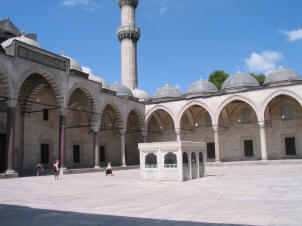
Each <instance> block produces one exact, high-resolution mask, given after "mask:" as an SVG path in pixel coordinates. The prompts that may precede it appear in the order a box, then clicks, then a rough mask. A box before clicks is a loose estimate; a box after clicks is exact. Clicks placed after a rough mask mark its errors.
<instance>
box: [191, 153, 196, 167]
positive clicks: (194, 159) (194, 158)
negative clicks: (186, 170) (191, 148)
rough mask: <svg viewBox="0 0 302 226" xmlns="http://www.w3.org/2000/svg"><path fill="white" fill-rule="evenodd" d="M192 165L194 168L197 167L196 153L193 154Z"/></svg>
mask: <svg viewBox="0 0 302 226" xmlns="http://www.w3.org/2000/svg"><path fill="white" fill-rule="evenodd" d="M191 163H192V166H196V154H195V153H194V152H192V153H191Z"/></svg>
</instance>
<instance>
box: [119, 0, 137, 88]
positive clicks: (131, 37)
mask: <svg viewBox="0 0 302 226" xmlns="http://www.w3.org/2000/svg"><path fill="white" fill-rule="evenodd" d="M138 2H139V0H118V4H119V6H120V8H121V24H122V25H121V26H120V27H119V28H118V29H117V37H118V39H119V40H120V42H121V61H122V64H121V68H122V69H121V70H122V84H123V85H125V86H127V87H128V88H129V89H131V90H133V89H135V88H137V53H136V43H137V41H138V40H139V37H140V33H141V30H140V29H139V28H138V27H136V25H135V8H136V7H137V5H138Z"/></svg>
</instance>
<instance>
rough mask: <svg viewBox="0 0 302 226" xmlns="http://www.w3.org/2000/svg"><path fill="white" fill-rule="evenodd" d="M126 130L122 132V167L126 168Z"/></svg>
mask: <svg viewBox="0 0 302 226" xmlns="http://www.w3.org/2000/svg"><path fill="white" fill-rule="evenodd" d="M125 133H126V130H125V129H121V130H120V135H121V163H122V167H126V166H127V165H126V143H125Z"/></svg>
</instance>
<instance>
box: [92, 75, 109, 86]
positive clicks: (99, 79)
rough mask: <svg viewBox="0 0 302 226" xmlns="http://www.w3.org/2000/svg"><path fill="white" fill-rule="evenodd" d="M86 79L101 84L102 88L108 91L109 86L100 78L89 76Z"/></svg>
mask: <svg viewBox="0 0 302 226" xmlns="http://www.w3.org/2000/svg"><path fill="white" fill-rule="evenodd" d="M88 79H89V80H91V81H95V82H99V83H102V87H103V88H105V89H110V86H109V84H108V83H107V82H106V81H105V80H104V79H102V78H101V77H98V76H95V75H89V76H88Z"/></svg>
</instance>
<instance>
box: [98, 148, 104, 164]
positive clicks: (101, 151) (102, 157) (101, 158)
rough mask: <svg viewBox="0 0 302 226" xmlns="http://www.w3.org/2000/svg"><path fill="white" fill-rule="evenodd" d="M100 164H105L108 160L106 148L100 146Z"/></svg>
mask: <svg viewBox="0 0 302 226" xmlns="http://www.w3.org/2000/svg"><path fill="white" fill-rule="evenodd" d="M99 148H100V149H99V150H100V162H105V161H106V158H105V146H100V147H99Z"/></svg>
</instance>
